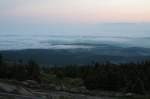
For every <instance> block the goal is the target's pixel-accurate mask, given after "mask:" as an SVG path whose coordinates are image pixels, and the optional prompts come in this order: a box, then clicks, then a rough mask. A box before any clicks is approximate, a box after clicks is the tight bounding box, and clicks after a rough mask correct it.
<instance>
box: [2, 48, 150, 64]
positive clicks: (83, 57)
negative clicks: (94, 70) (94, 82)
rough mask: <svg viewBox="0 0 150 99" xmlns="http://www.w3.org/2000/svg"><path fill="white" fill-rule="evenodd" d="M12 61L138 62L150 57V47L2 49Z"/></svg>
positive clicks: (51, 62)
mask: <svg viewBox="0 0 150 99" xmlns="http://www.w3.org/2000/svg"><path fill="white" fill-rule="evenodd" d="M0 53H2V54H3V55H4V58H5V59H7V60H10V61H14V60H20V59H21V60H23V61H25V62H26V61H27V60H29V59H33V60H35V61H37V62H38V63H40V64H47V65H65V64H88V63H91V62H105V61H111V62H115V63H120V62H121V63H122V62H136V61H139V60H140V61H142V60H149V59H150V49H149V48H138V47H129V48H122V47H115V46H103V47H102V46H97V47H95V48H93V49H26V50H7V51H0Z"/></svg>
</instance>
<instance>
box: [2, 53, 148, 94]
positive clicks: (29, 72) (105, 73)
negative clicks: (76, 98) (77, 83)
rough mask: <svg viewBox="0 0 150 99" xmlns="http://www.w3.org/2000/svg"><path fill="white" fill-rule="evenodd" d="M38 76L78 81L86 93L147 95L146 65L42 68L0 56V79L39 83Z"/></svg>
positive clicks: (30, 61)
mask: <svg viewBox="0 0 150 99" xmlns="http://www.w3.org/2000/svg"><path fill="white" fill-rule="evenodd" d="M42 73H44V74H48V75H56V76H57V77H59V78H63V77H70V78H81V79H82V80H83V82H84V85H85V86H86V88H87V89H89V90H95V89H96V90H107V91H121V92H134V93H142V94H143V93H147V92H149V91H150V61H143V62H137V63H120V64H113V63H110V62H106V63H97V62H96V63H92V64H88V65H68V66H59V67H57V66H53V67H42V66H40V65H39V64H37V63H36V62H34V61H33V60H29V61H28V62H27V63H24V62H22V61H21V60H20V61H18V62H9V61H6V60H4V58H3V56H2V55H0V78H1V79H16V80H29V79H30V80H36V81H38V82H39V83H40V82H41V79H40V77H41V76H42Z"/></svg>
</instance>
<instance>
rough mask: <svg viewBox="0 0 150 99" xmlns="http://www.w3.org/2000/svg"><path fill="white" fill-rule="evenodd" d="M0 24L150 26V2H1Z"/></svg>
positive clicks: (96, 0) (25, 0) (119, 0)
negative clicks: (107, 23)
mask: <svg viewBox="0 0 150 99" xmlns="http://www.w3.org/2000/svg"><path fill="white" fill-rule="evenodd" d="M0 18H1V20H8V21H11V19H12V20H16V19H18V20H19V21H25V22H26V21H29V20H32V21H35V22H41V21H42V22H44V21H45V22H54V23H55V22H69V23H75V22H77V23H82V22H86V23H98V22H149V21H150V0H0Z"/></svg>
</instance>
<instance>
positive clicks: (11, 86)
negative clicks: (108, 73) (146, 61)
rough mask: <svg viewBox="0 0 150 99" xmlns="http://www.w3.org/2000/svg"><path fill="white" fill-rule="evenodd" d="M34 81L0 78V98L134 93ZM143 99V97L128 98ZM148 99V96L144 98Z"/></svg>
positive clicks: (106, 98)
mask: <svg viewBox="0 0 150 99" xmlns="http://www.w3.org/2000/svg"><path fill="white" fill-rule="evenodd" d="M45 87H46V85H40V84H38V83H37V82H36V81H32V80H27V81H22V82H20V81H15V80H0V99H125V98H123V97H131V96H132V97H134V96H135V95H134V94H131V93H128V94H122V93H114V92H104V91H103V92H102V91H101V92H100V91H88V90H87V89H86V88H84V87H81V88H71V89H70V90H68V89H67V88H66V87H65V86H64V87H62V88H60V86H55V85H53V87H52V85H51V86H48V85H47V88H45ZM130 99H144V98H130ZM146 99H148V98H146Z"/></svg>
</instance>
